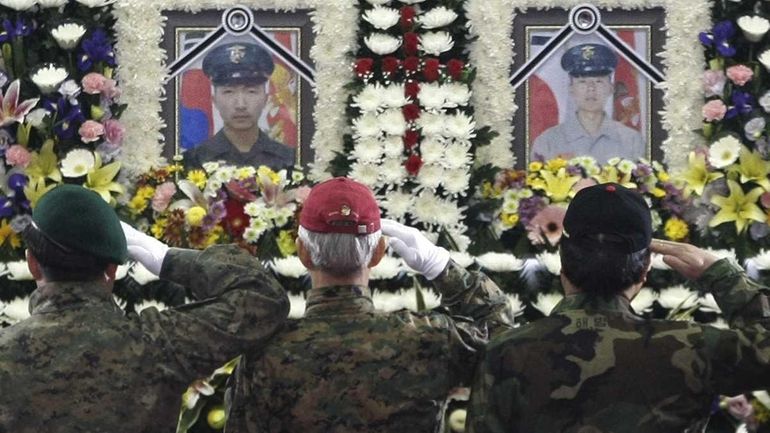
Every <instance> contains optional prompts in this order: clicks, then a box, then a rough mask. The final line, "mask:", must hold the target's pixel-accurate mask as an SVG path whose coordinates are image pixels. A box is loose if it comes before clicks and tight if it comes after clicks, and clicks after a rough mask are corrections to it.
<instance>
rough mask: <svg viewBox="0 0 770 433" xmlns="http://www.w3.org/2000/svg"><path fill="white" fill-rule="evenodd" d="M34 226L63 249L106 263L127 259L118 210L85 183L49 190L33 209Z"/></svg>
mask: <svg viewBox="0 0 770 433" xmlns="http://www.w3.org/2000/svg"><path fill="white" fill-rule="evenodd" d="M32 221H33V223H34V226H35V227H36V228H37V230H39V231H40V232H41V233H42V234H43V235H44V236H45V237H46V238H47V239H48V240H49V241H51V242H53V243H54V244H56V245H57V246H59V247H60V248H62V249H63V250H64V251H74V252H77V253H80V254H85V255H88V256H92V257H95V258H97V259H100V260H103V261H105V262H107V263H115V264H121V263H124V262H125V261H126V260H127V259H128V250H127V247H126V237H125V236H124V235H123V230H122V229H121V227H120V220H119V219H118V216H117V215H116V214H115V210H114V209H113V208H112V207H111V206H110V205H109V204H107V202H105V201H104V200H103V199H102V197H101V196H100V195H99V194H97V193H95V192H93V191H91V190H89V189H86V188H83V187H82V186H78V185H68V184H63V185H60V186H58V187H56V188H54V189H52V190H51V191H49V192H48V193H46V194H45V195H44V196H43V197H42V198H41V199H40V201H38V203H37V206H35V209H34V210H33V211H32Z"/></svg>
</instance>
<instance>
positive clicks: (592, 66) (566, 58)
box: [561, 44, 618, 77]
mask: <svg viewBox="0 0 770 433" xmlns="http://www.w3.org/2000/svg"><path fill="white" fill-rule="evenodd" d="M617 66H618V56H616V55H615V53H613V52H612V50H611V49H610V48H609V47H607V46H606V45H602V44H581V45H575V46H574V47H572V48H570V49H568V50H567V52H566V53H564V55H563V56H562V57H561V67H562V69H564V70H565V71H567V73H569V74H570V75H571V76H573V77H597V76H601V75H609V74H611V73H612V72H614V71H615V68H616V67H617Z"/></svg>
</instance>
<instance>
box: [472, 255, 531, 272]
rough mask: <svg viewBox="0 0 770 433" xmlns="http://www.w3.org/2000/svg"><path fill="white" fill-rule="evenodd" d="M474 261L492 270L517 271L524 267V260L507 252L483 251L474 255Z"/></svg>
mask: <svg viewBox="0 0 770 433" xmlns="http://www.w3.org/2000/svg"><path fill="white" fill-rule="evenodd" d="M476 263H478V264H479V266H481V267H482V268H484V269H489V270H490V271H492V272H518V271H520V270H522V269H523V268H524V261H523V260H521V259H518V258H516V256H514V255H513V254H509V253H495V252H489V253H484V254H482V255H480V256H478V257H476Z"/></svg>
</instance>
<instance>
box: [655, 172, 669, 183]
mask: <svg viewBox="0 0 770 433" xmlns="http://www.w3.org/2000/svg"><path fill="white" fill-rule="evenodd" d="M669 179H671V176H669V174H668V173H666V172H665V171H661V172H658V180H660V181H661V182H668V181H669Z"/></svg>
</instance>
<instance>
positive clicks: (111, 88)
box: [102, 78, 121, 100]
mask: <svg viewBox="0 0 770 433" xmlns="http://www.w3.org/2000/svg"><path fill="white" fill-rule="evenodd" d="M120 94H121V90H120V87H118V83H117V82H116V81H115V80H113V79H110V78H108V79H106V80H104V85H103V86H102V96H104V97H105V98H109V99H113V100H115V99H118V98H120Z"/></svg>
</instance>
